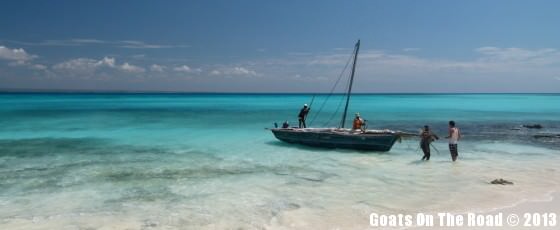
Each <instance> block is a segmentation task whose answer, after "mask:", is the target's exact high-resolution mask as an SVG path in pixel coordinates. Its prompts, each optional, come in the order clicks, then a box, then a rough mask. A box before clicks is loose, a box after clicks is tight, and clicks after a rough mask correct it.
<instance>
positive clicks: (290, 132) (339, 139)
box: [270, 40, 404, 152]
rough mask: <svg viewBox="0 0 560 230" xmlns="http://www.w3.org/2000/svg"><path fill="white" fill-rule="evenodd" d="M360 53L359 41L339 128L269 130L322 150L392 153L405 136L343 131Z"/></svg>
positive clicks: (284, 138)
mask: <svg viewBox="0 0 560 230" xmlns="http://www.w3.org/2000/svg"><path fill="white" fill-rule="evenodd" d="M359 50H360V40H358V42H357V43H356V46H355V48H354V53H353V54H354V55H353V64H352V72H351V75H350V82H349V85H348V91H347V93H346V95H345V96H346V105H345V107H344V113H343V114H342V119H341V122H340V126H339V127H337V128H273V129H270V130H271V131H272V133H273V134H274V136H275V137H276V138H277V139H279V140H281V141H284V142H287V143H294V144H302V145H307V146H313V147H322V148H345V149H359V150H371V151H380V152H387V151H390V150H391V148H392V147H393V145H394V144H395V142H396V141H397V140H399V139H400V138H401V136H402V135H403V134H404V133H401V132H397V131H392V130H352V129H346V128H344V126H345V123H346V115H347V112H348V104H349V103H350V96H351V93H352V84H353V81H354V73H355V71H356V61H357V59H358V52H359Z"/></svg>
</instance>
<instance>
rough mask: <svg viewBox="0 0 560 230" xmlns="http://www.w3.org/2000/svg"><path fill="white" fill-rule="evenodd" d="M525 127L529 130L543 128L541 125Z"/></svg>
mask: <svg viewBox="0 0 560 230" xmlns="http://www.w3.org/2000/svg"><path fill="white" fill-rule="evenodd" d="M523 127H525V128H528V129H542V128H543V126H542V125H541V124H532V125H523Z"/></svg>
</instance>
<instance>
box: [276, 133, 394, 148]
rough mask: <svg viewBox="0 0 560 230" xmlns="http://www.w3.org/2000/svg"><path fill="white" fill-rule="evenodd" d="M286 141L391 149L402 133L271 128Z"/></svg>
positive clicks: (314, 144)
mask: <svg viewBox="0 0 560 230" xmlns="http://www.w3.org/2000/svg"><path fill="white" fill-rule="evenodd" d="M271 131H272V133H273V134H274V136H275V137H276V138H277V139H279V140H281V141H284V142H287V143H294V144H302V145H307V146H313V147H321V148H343V149H359V150H369V151H378V152H387V151H390V150H391V148H392V147H393V145H394V144H395V142H396V141H397V140H398V139H399V138H400V135H399V134H398V133H396V132H393V131H368V132H359V131H358V132H352V131H350V130H348V129H344V130H342V129H313V128H304V129H299V128H287V129H271Z"/></svg>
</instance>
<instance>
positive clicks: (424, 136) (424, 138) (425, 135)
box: [420, 125, 439, 161]
mask: <svg viewBox="0 0 560 230" xmlns="http://www.w3.org/2000/svg"><path fill="white" fill-rule="evenodd" d="M434 140H439V137H438V136H437V135H436V134H434V133H432V131H430V127H429V126H427V125H425V126H424V130H423V131H422V133H421V134H420V148H422V152H424V156H423V157H422V160H427V161H429V160H430V144H431V143H432V141H434Z"/></svg>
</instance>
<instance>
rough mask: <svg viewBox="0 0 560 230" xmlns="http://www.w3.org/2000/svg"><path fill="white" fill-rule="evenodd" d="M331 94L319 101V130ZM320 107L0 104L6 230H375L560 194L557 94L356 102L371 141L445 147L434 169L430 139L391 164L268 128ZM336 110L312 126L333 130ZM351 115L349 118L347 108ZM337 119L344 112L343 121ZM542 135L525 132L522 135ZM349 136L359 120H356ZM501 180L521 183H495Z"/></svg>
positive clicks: (1, 211)
mask: <svg viewBox="0 0 560 230" xmlns="http://www.w3.org/2000/svg"><path fill="white" fill-rule="evenodd" d="M326 97H327V96H324V95H322V96H316V98H315V100H314V102H313V104H312V106H311V107H312V111H311V114H310V117H309V121H310V122H311V120H313V118H314V117H315V114H316V113H317V111H319V110H320V109H319V108H320V107H321V106H322V103H323V101H324V99H325V98H326ZM311 98H312V95H260V94H3V95H0V105H1V106H0V127H2V128H1V129H0V228H1V229H126V228H130V229H239V228H241V229H262V228H271V229H309V228H321V229H324V228H327V227H328V228H334V227H340V228H343V229H363V228H364V227H367V225H368V223H369V222H368V221H369V219H368V215H369V213H371V212H373V211H376V212H393V213H398V212H408V213H415V212H420V211H421V212H432V211H446V212H460V211H465V210H468V211H484V210H489V209H493V208H496V207H502V206H508V205H511V204H514V203H516V202H518V201H520V200H523V199H540V198H542V197H543V196H545V195H546V194H547V193H548V192H550V191H555V190H557V189H558V188H559V187H560V179H558V178H560V177H559V176H560V175H559V174H560V173H559V172H558V171H557V166H558V163H560V143H559V141H558V140H555V139H535V138H533V137H532V135H533V134H535V133H538V132H558V131H559V130H560V107H558V101H560V100H559V99H560V95H554V94H548V95H528V94H519V95H516V94H499V95H487V94H479V95H357V96H354V97H353V98H352V104H351V106H350V109H349V111H350V113H351V114H353V113H354V112H360V113H361V114H362V116H363V117H365V119H367V120H368V121H369V127H370V128H392V129H399V130H404V131H411V132H416V131H417V130H418V129H419V128H420V127H421V126H423V125H424V124H429V125H431V126H432V127H433V129H434V131H435V132H436V133H438V134H439V135H440V136H445V130H446V122H447V121H448V120H450V119H454V120H456V121H457V123H458V126H459V127H460V128H461V130H462V132H463V135H464V140H463V141H462V142H461V143H460V145H459V152H460V159H459V161H458V162H456V163H451V162H450V159H449V158H450V157H449V153H448V150H447V144H446V142H445V140H440V141H438V142H436V143H435V145H434V146H435V148H436V149H437V151H436V149H433V150H432V160H431V161H430V162H421V161H419V159H420V158H421V153H420V150H418V147H417V140H414V139H405V140H404V141H403V142H402V143H397V144H396V145H395V147H394V148H393V150H392V151H391V152H389V153H368V152H363V151H353V150H335V149H315V148H308V147H303V146H294V145H289V144H285V143H282V142H279V141H277V140H276V139H275V138H274V137H273V136H272V134H271V133H270V132H269V131H267V130H265V129H264V128H266V127H272V124H273V123H274V122H278V123H281V122H283V121H284V120H286V119H289V120H290V122H291V124H295V123H296V122H295V119H294V118H295V116H296V115H297V112H298V110H299V107H300V106H301V104H303V103H310V101H311ZM340 99H341V98H340V97H337V96H333V97H331V98H330V100H329V102H327V103H326V104H325V106H324V108H323V109H322V111H321V113H319V115H318V116H317V118H316V119H315V120H314V122H313V123H312V124H311V125H312V126H321V125H324V124H331V125H336V124H337V123H338V122H339V121H338V119H339V116H338V113H335V112H337V110H336V106H337V105H338V104H339V100H340ZM338 112H340V111H338ZM332 114H335V116H334V118H333V119H332V120H331V119H330V118H331V117H333V116H332ZM528 123H529V124H533V123H539V124H542V125H543V126H544V127H545V128H544V129H543V130H530V129H520V130H513V129H512V128H517V127H519V125H521V124H528ZM348 124H349V123H348ZM495 178H505V179H509V180H512V181H514V183H515V185H514V186H492V185H489V184H488V181H491V180H493V179H495Z"/></svg>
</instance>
